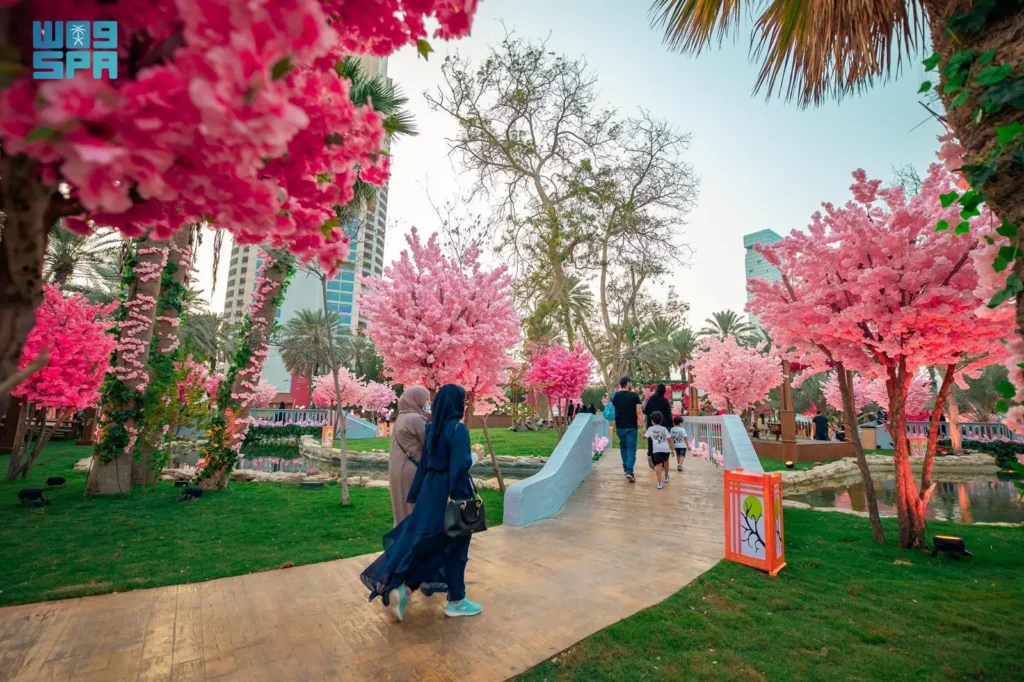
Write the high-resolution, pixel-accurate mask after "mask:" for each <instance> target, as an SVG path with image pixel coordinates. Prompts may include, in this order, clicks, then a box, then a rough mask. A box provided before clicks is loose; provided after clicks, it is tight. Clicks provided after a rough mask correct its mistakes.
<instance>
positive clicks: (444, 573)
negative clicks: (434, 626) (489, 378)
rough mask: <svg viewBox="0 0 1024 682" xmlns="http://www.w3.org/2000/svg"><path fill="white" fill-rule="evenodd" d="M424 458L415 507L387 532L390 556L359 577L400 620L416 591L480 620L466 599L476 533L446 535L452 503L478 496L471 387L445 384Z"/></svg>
mask: <svg viewBox="0 0 1024 682" xmlns="http://www.w3.org/2000/svg"><path fill="white" fill-rule="evenodd" d="M430 412H431V417H432V418H433V420H432V421H431V423H430V428H428V429H427V432H426V438H425V445H424V447H423V457H422V458H421V459H420V465H419V467H417V469H416V477H415V478H414V479H413V482H412V487H411V488H410V490H409V496H408V498H407V499H408V501H409V502H412V503H414V504H415V506H414V507H413V509H412V513H411V514H409V516H407V517H405V520H404V521H402V522H401V523H400V524H398V525H397V526H395V527H394V528H392V529H391V530H390V531H388V532H387V533H385V534H384V553H383V554H381V555H380V556H379V557H377V559H376V561H374V562H373V563H372V564H370V565H369V566H368V567H367V568H366V570H364V571H363V573H362V574H361V575H360V576H359V578H360V580H361V581H362V583H363V585H365V586H366V587H367V588H368V589H369V590H370V601H373V600H374V599H376V598H377V597H381V601H382V602H384V606H385V607H391V608H392V609H393V613H394V614H395V618H397V619H398V620H399V621H401V620H402V619H403V618H404V617H405V607H406V606H407V605H408V603H409V597H410V595H411V593H412V592H414V591H416V590H420V591H421V592H423V594H425V595H427V596H430V595H431V594H434V593H435V592H447V593H448V607H447V608H446V609H445V611H444V613H445V615H446V616H452V617H455V616H475V615H477V614H478V613H480V612H481V611H482V610H483V608H482V607H481V606H480V605H479V604H476V603H474V602H472V601H470V600H469V599H467V598H466V563H467V562H468V561H469V541H470V539H471V538H472V535H462V536H458V537H450V536H449V535H448V534H447V533H446V532H445V509H446V508H447V506H448V500H449V499H453V500H468V499H470V498H473V497H475V496H476V495H475V490H474V488H473V483H472V481H470V478H469V469H470V467H472V466H473V464H474V463H475V461H474V457H473V454H472V452H471V451H470V447H469V429H467V428H466V425H465V424H463V423H462V419H463V417H464V416H465V412H466V389H464V388H462V387H461V386H457V385H456V384H445V385H444V386H442V387H441V388H440V390H439V391H438V392H437V395H436V396H435V397H434V404H433V406H432V407H431V410H430Z"/></svg>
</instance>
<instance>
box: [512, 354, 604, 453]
mask: <svg viewBox="0 0 1024 682" xmlns="http://www.w3.org/2000/svg"><path fill="white" fill-rule="evenodd" d="M593 370H594V356H593V355H591V354H590V353H588V352H587V351H586V350H585V349H584V348H583V344H582V343H579V342H577V343H576V345H575V346H574V347H573V348H572V349H568V348H565V347H564V346H562V345H560V344H557V343H556V344H553V345H551V346H549V347H546V348H543V347H542V348H538V349H537V350H536V351H535V352H534V354H533V356H532V357H531V358H530V367H529V369H527V370H526V375H525V377H524V379H525V381H526V384H527V386H530V387H532V388H535V389H536V390H538V391H540V392H541V393H542V394H543V395H546V396H547V397H548V400H549V401H550V402H551V404H552V405H555V406H556V407H558V414H560V415H563V416H564V415H565V413H566V407H567V406H568V404H569V402H570V401H573V402H579V401H580V398H581V397H582V396H583V391H585V390H586V389H587V384H589V383H590V375H591V374H592V373H593ZM557 428H558V432H559V433H560V434H561V433H564V432H565V425H564V424H561V423H559V424H558V426H557Z"/></svg>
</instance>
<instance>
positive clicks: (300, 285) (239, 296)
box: [224, 57, 388, 393]
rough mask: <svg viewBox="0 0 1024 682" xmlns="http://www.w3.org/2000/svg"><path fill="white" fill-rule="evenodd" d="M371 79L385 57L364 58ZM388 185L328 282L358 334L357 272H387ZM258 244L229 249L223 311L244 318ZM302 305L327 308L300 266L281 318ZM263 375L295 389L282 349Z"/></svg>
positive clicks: (339, 310)
mask: <svg viewBox="0 0 1024 682" xmlns="http://www.w3.org/2000/svg"><path fill="white" fill-rule="evenodd" d="M360 62H361V65H362V67H363V72H364V73H365V74H366V75H367V77H371V78H372V77H374V76H377V75H380V76H384V77H387V58H386V57H385V58H383V59H377V58H374V57H361V58H360ZM387 212H388V187H387V185H385V186H383V187H379V188H377V200H376V202H375V203H374V206H373V210H372V211H368V212H367V213H366V215H365V216H363V217H362V218H361V219H360V220H359V221H358V222H357V223H356V224H352V225H349V226H347V227H346V229H347V231H348V233H349V236H350V237H351V240H352V241H351V250H350V253H349V257H348V259H349V263H348V264H346V265H344V266H342V268H341V270H340V271H339V272H338V273H337V274H336V275H335V276H334V277H333V278H332V279H330V280H329V281H328V282H327V308H328V310H330V311H331V312H334V313H336V314H337V315H338V317H339V319H340V321H341V326H342V328H343V329H344V330H345V331H347V332H349V333H351V334H356V333H358V331H359V330H360V329H361V328H362V327H364V326H365V325H366V317H365V316H363V315H360V313H359V293H360V288H361V285H360V282H359V277H357V275H361V276H363V277H378V276H380V274H381V273H382V272H383V270H384V234H385V228H386V226H387ZM259 250H260V247H259V246H239V245H237V244H235V245H233V246H232V247H231V259H230V261H229V264H228V284H227V287H226V293H225V298H224V313H225V314H227V315H230V316H231V317H232V318H233V319H236V320H241V319H242V316H243V315H244V314H245V311H246V310H247V309H248V307H249V303H250V301H251V298H252V291H253V290H254V289H255V288H256V281H255V277H256V270H257V268H258V267H259V260H258V257H257V254H258V253H259ZM303 309H310V310H323V286H322V284H321V281H320V279H319V278H318V277H317V276H316V275H313V274H311V273H309V272H306V271H305V270H303V269H301V268H300V269H299V271H298V272H296V273H295V276H294V277H293V278H292V281H291V283H290V284H289V285H288V290H287V291H286V292H285V297H284V301H283V302H282V303H281V306H280V308H279V309H278V311H277V320H278V322H281V323H284V322H287V321H288V320H290V319H291V318H292V317H295V315H296V314H297V313H298V311H300V310H303ZM263 379H264V380H266V381H267V382H269V383H271V384H273V385H274V386H276V387H277V389H278V391H280V392H281V393H290V392H291V375H290V374H289V373H288V371H287V370H286V369H285V367H284V362H282V360H281V356H280V353H279V352H278V350H277V349H276V348H274V347H271V349H270V355H269V357H268V358H267V362H266V365H265V366H264V368H263Z"/></svg>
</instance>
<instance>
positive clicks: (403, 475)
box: [388, 386, 430, 526]
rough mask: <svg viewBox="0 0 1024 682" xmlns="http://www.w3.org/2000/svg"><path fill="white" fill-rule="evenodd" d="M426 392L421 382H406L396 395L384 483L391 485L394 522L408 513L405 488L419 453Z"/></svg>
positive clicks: (406, 490) (424, 431) (427, 395)
mask: <svg viewBox="0 0 1024 682" xmlns="http://www.w3.org/2000/svg"><path fill="white" fill-rule="evenodd" d="M429 399H430V392H429V391H428V390H427V389H425V388H423V387H422V386H410V387H408V388H407V389H405V391H403V392H402V397H401V398H399V399H398V419H397V420H395V428H394V431H393V432H392V434H391V449H390V451H389V453H388V484H389V486H390V487H391V513H392V514H394V517H395V522H394V525H395V526H397V525H398V524H400V523H401V522H402V521H403V520H405V517H406V516H408V515H409V514H411V513H412V502H409V501H408V499H407V498H408V496H409V489H410V488H411V487H412V480H413V478H415V476H416V467H417V466H418V465H419V461H420V457H421V456H422V455H423V443H424V436H425V433H426V426H427V413H426V407H427V401H428V400H429Z"/></svg>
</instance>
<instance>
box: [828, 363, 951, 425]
mask: <svg viewBox="0 0 1024 682" xmlns="http://www.w3.org/2000/svg"><path fill="white" fill-rule="evenodd" d="M822 390H823V391H824V393H825V402H827V403H828V404H829V406H831V407H832V409H834V410H837V411H839V412H842V411H843V397H842V394H841V393H840V391H839V379H838V378H837V377H836V375H835V372H830V373H829V375H828V380H827V381H826V382H825V383H824V384H823V385H822ZM931 399H932V382H931V381H930V380H929V379H928V376H927V375H926V374H921V373H918V374H915V375H914V378H913V379H911V380H910V388H909V390H908V391H907V398H906V402H905V403H904V404H905V405H906V410H907V414H911V415H913V414H920V413H921V412H924V411H925V410H926V409H927V407H928V403H929V402H930V401H931ZM853 403H854V405H853V408H854V410H856V411H857V412H860V411H861V410H863V409H864V408H865V407H867V406H868V405H870V404H871V403H874V404H876V405H878V406H879V407H881V408H882V409H883V410H886V411H887V412H888V411H889V392H888V390H887V389H886V387H885V380H884V379H872V380H870V381H865V380H863V379H862V378H861V377H860V375H857V374H855V375H854V376H853Z"/></svg>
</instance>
